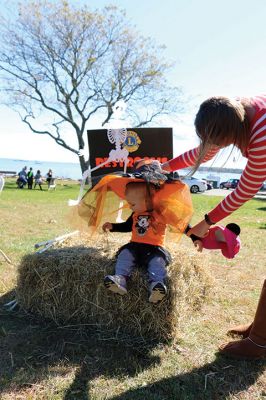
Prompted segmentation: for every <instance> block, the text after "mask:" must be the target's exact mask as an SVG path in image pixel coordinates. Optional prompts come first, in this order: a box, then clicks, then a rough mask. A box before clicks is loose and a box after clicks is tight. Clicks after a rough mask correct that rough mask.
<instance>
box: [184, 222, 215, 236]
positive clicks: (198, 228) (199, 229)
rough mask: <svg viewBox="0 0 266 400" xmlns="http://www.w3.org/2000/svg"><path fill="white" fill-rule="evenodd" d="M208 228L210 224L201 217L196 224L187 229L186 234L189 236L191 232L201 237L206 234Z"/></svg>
mask: <svg viewBox="0 0 266 400" xmlns="http://www.w3.org/2000/svg"><path fill="white" fill-rule="evenodd" d="M209 229H210V225H209V224H207V222H206V221H205V219H203V220H202V221H200V222H199V223H198V224H196V225H194V226H192V228H191V229H190V230H189V231H188V233H187V236H190V235H192V233H193V235H196V236H198V237H201V238H202V237H205V236H207V234H208V231H209Z"/></svg>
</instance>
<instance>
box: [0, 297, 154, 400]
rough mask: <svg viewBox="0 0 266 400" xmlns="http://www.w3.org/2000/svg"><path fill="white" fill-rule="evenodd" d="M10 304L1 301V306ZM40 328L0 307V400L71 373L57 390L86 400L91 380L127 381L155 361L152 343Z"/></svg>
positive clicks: (48, 326)
mask: <svg viewBox="0 0 266 400" xmlns="http://www.w3.org/2000/svg"><path fill="white" fill-rule="evenodd" d="M9 299H10V296H8V295H6V296H5V297H3V298H2V299H0V301H1V303H3V302H4V301H8V300H9ZM45 324H46V322H45ZM45 324H44V322H42V323H41V322H40V321H36V320H34V319H32V318H31V317H30V316H28V315H25V314H24V313H22V312H20V311H18V312H7V311H5V310H4V307H3V306H0V353H1V360H0V371H1V374H0V398H1V393H4V392H7V393H9V392H11V393H12V391H13V390H14V391H15V392H16V393H19V391H20V390H22V391H23V393H25V390H26V391H27V390H29V391H30V389H31V388H34V387H37V388H38V387H39V388H41V387H42V385H44V386H45V385H46V383H43V382H44V381H47V379H49V378H51V376H52V377H53V376H54V377H56V376H64V375H67V374H68V373H73V372H74V371H75V377H74V379H73V381H72V383H71V384H70V386H69V388H68V389H67V390H66V389H65V385H64V387H63V388H61V391H62V393H63V394H62V396H63V397H62V398H63V399H64V400H77V399H82V400H89V399H90V396H89V394H88V393H89V386H90V381H91V380H92V379H94V378H95V377H98V376H104V377H106V378H108V377H115V378H122V377H124V378H125V379H126V377H128V376H134V375H136V374H137V373H139V372H140V371H141V370H145V369H146V368H151V367H152V366H154V365H155V364H158V363H159V361H160V359H159V357H155V356H152V355H151V351H152V349H153V348H154V346H155V345H156V343H145V342H144V341H143V339H142V340H141V341H140V339H138V341H137V338H136V341H135V342H134V341H133V340H132V338H130V337H129V336H125V335H124V336H123V335H116V337H112V335H111V334H110V332H103V331H101V332H99V331H98V332H97V331H95V330H92V329H85V328H84V327H83V328H82V327H78V326H73V327H72V328H71V327H69V328H60V327H57V326H55V325H54V324H51V323H50V324H49V323H47V324H46V325H45ZM114 336H115V335H114ZM69 379H71V378H69ZM106 382H107V380H106ZM59 385H60V384H59ZM61 385H62V384H61ZM58 389H59V390H60V386H59V388H57V387H55V388H54V390H56V391H57V393H58Z"/></svg>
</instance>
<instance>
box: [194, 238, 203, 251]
mask: <svg viewBox="0 0 266 400" xmlns="http://www.w3.org/2000/svg"><path fill="white" fill-rule="evenodd" d="M194 246H195V247H196V249H197V251H199V252H200V253H202V249H203V244H202V241H201V240H195V242H194Z"/></svg>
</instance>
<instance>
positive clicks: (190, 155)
mask: <svg viewBox="0 0 266 400" xmlns="http://www.w3.org/2000/svg"><path fill="white" fill-rule="evenodd" d="M218 151H219V147H217V146H213V148H212V149H211V150H210V151H208V153H207V154H206V156H205V157H204V159H203V161H202V162H203V163H204V162H206V161H209V160H211V159H212V158H213V157H214V156H215V155H216V154H217V153H218ZM198 155H199V147H195V148H194V149H192V150H189V151H187V152H186V153H183V154H181V155H180V156H178V157H176V158H173V159H172V160H170V161H169V166H170V168H171V171H176V170H178V169H183V168H187V167H191V166H193V165H194V164H195V163H196V160H197V158H198Z"/></svg>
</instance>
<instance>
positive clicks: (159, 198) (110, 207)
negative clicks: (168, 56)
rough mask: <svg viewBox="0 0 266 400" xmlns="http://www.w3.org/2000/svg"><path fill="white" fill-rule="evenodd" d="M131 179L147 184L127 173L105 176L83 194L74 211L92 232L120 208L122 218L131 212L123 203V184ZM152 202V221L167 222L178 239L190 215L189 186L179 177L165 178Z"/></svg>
mask: <svg viewBox="0 0 266 400" xmlns="http://www.w3.org/2000/svg"><path fill="white" fill-rule="evenodd" d="M130 182H146V183H147V180H145V179H143V178H140V177H136V176H134V175H129V174H128V175H126V176H120V175H106V176H104V177H103V178H102V179H101V180H100V181H99V182H98V183H97V184H96V185H95V186H94V187H93V188H92V189H90V190H89V191H88V192H87V193H86V194H85V195H84V196H83V198H82V199H81V201H80V203H79V204H78V206H77V211H78V215H79V216H80V217H81V218H82V219H84V220H85V221H86V222H87V225H88V227H89V228H90V230H91V232H92V233H93V232H95V231H96V230H97V228H99V227H101V226H102V224H103V223H104V222H106V221H109V220H110V219H112V220H113V219H114V218H116V216H117V215H118V211H119V210H122V214H123V217H124V215H125V218H127V217H128V216H129V215H130V214H131V210H130V209H129V206H128V204H127V203H126V201H124V202H123V200H125V190H126V185H127V184H128V183H130ZM151 183H153V182H151ZM148 184H149V183H147V185H148ZM152 204H153V213H154V215H155V220H156V219H158V220H160V222H162V223H164V224H166V225H167V226H168V233H169V234H173V235H172V238H173V239H174V241H178V240H179V239H180V237H181V235H182V233H183V232H184V230H185V229H186V227H187V225H188V223H189V221H190V219H191V216H192V214H193V207H192V201H191V195H190V191H189V188H188V186H187V185H185V184H184V183H182V182H181V181H179V180H166V181H165V182H162V184H160V185H159V186H158V188H157V189H156V190H155V192H154V193H153V196H152ZM120 212H121V211H120Z"/></svg>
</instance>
